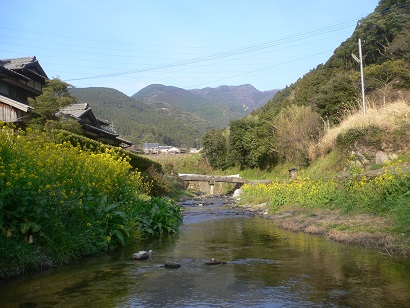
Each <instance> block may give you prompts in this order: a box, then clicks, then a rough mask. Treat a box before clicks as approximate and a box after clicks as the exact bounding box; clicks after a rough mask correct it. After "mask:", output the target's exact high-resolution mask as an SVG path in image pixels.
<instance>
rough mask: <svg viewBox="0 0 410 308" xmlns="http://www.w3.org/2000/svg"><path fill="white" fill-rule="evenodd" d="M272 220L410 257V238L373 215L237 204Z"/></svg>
mask: <svg viewBox="0 0 410 308" xmlns="http://www.w3.org/2000/svg"><path fill="white" fill-rule="evenodd" d="M236 206H238V207H241V208H243V209H245V210H247V211H251V212H254V213H256V214H258V215H260V216H262V217H265V218H266V219H269V220H271V221H272V222H273V223H274V224H275V225H276V226H279V227H281V228H283V229H286V230H290V231H294V232H304V233H307V234H311V235H318V236H321V237H324V238H325V239H327V240H330V241H335V242H339V243H346V244H354V245H361V246H364V247H366V248H371V249H377V250H378V251H379V252H380V253H383V254H386V255H389V256H398V257H405V258H408V257H410V238H409V236H408V235H407V234H405V233H401V234H398V233H394V232H391V231H390V230H391V229H392V228H393V225H394V224H393V222H392V221H391V219H389V218H388V217H382V216H377V215H371V214H345V213H343V212H342V211H341V210H338V209H323V208H311V209H309V208H303V207H297V206H285V207H282V208H280V209H279V210H277V211H276V212H274V213H271V212H269V210H268V207H267V204H266V203H262V204H258V205H250V204H242V205H240V204H237V205H236Z"/></svg>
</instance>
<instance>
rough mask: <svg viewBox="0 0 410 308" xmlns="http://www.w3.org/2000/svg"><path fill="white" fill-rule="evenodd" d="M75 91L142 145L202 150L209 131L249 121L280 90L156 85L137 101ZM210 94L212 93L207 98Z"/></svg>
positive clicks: (104, 91)
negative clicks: (243, 118) (201, 146)
mask: <svg viewBox="0 0 410 308" xmlns="http://www.w3.org/2000/svg"><path fill="white" fill-rule="evenodd" d="M70 92H71V94H72V95H73V96H75V97H76V98H77V100H78V102H80V103H88V104H89V105H90V107H91V109H92V110H93V112H94V113H95V114H96V116H98V117H100V118H102V119H105V120H108V121H110V122H112V123H113V124H114V129H115V130H116V131H117V132H118V133H119V134H120V135H121V137H123V138H126V139H128V140H130V141H132V142H134V143H136V144H137V146H141V145H142V144H143V143H144V142H159V143H161V144H167V145H175V146H183V147H199V146H200V140H201V138H202V136H203V135H204V133H205V132H206V131H208V130H210V129H212V128H219V129H221V128H224V127H226V126H227V125H228V124H229V122H230V121H233V120H235V119H239V118H242V117H244V116H246V115H247V114H249V112H250V111H251V110H253V109H254V108H255V107H257V106H261V104H264V103H266V101H268V99H269V98H272V97H273V95H274V93H275V92H276V90H274V91H266V92H261V91H258V90H257V89H255V88H254V87H252V86H250V85H245V86H237V87H230V86H221V87H219V88H217V89H212V88H206V89H202V90H201V89H197V90H184V89H181V88H177V87H171V86H164V85H160V84H153V85H150V86H147V87H145V88H143V89H141V90H140V91H139V92H137V93H136V94H134V95H133V96H132V97H129V96H127V95H125V94H124V93H122V92H120V91H118V90H115V89H110V88H83V89H81V88H73V89H70ZM210 92H212V93H213V94H212V95H211V96H210V97H206V96H207V95H206V93H210ZM221 93H222V94H221ZM224 93H229V95H225V94H224ZM245 102H246V106H248V107H246V108H244V107H243V104H245ZM252 106H253V107H252Z"/></svg>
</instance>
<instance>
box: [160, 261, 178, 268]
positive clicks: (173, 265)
mask: <svg viewBox="0 0 410 308" xmlns="http://www.w3.org/2000/svg"><path fill="white" fill-rule="evenodd" d="M164 267H165V268H180V267H181V264H179V263H176V262H172V261H166V262H165V264H164Z"/></svg>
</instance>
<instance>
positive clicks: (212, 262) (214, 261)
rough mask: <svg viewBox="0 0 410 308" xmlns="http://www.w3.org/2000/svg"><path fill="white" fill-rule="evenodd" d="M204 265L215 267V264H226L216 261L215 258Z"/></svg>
mask: <svg viewBox="0 0 410 308" xmlns="http://www.w3.org/2000/svg"><path fill="white" fill-rule="evenodd" d="M205 264H206V265H217V264H226V262H221V261H216V259H215V258H212V259H211V260H210V261H209V262H205Z"/></svg>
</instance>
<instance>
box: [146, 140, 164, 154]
mask: <svg viewBox="0 0 410 308" xmlns="http://www.w3.org/2000/svg"><path fill="white" fill-rule="evenodd" d="M142 150H143V151H144V153H145V154H158V153H159V152H160V151H159V143H155V142H146V143H144V145H143V146H142Z"/></svg>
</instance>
